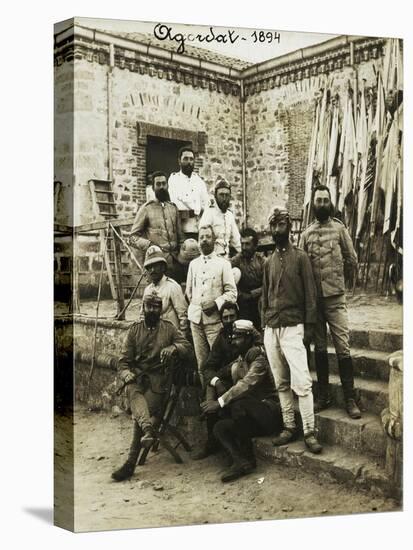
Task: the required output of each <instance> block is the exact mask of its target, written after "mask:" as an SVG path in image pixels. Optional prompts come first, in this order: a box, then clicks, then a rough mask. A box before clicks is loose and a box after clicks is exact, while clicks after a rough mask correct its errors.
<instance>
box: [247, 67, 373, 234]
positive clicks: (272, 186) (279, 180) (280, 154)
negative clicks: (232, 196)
mask: <svg viewBox="0 0 413 550" xmlns="http://www.w3.org/2000/svg"><path fill="white" fill-rule="evenodd" d="M379 62H381V61H380V60H369V61H367V62H361V63H360V64H358V65H357V66H356V67H357V68H356V69H354V68H352V67H350V66H348V67H341V68H340V69H337V70H335V71H332V72H331V73H329V74H328V76H327V75H320V76H315V77H313V76H310V77H308V78H303V79H302V80H300V81H298V82H289V83H287V84H284V85H281V86H279V87H275V86H274V87H273V88H270V87H268V86H264V87H263V89H261V90H260V91H258V92H257V91H255V90H256V89H255V90H254V89H253V87H252V86H250V89H252V93H249V94H248V95H247V98H246V104H245V113H246V114H245V120H246V168H247V222H248V225H251V226H252V227H255V228H256V229H258V230H260V231H262V230H265V229H266V227H267V215H268V213H269V211H270V209H271V206H272V205H273V204H274V203H275V202H277V203H278V202H279V203H281V204H285V205H287V206H288V208H289V210H290V212H291V213H292V216H293V217H297V218H299V217H300V215H301V209H302V207H303V199H304V184H305V174H306V169H307V161H308V150H309V146H310V139H311V133H312V128H313V123H314V112H315V102H314V97H315V94H316V93H317V92H318V91H319V90H320V89H321V88H323V87H324V86H326V85H328V86H329V87H330V89H331V90H332V93H333V95H335V94H339V97H340V105H341V109H343V100H344V99H345V97H346V93H347V92H346V90H347V86H348V83H349V82H350V84H351V86H352V87H354V83H355V81H356V79H357V82H358V86H359V87H360V86H361V83H362V80H363V79H364V80H365V85H366V86H367V87H368V86H372V85H374V83H375V75H374V70H373V66H374V65H376V66H377V64H378V63H379ZM260 78H262V79H264V78H265V74H263V75H260Z"/></svg>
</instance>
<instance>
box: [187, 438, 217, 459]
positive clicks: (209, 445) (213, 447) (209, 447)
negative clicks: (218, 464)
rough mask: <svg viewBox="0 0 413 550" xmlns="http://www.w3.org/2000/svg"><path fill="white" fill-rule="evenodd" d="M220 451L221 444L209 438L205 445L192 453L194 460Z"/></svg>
mask: <svg viewBox="0 0 413 550" xmlns="http://www.w3.org/2000/svg"><path fill="white" fill-rule="evenodd" d="M218 451H219V446H218V444H217V442H216V441H214V440H210V439H207V441H206V443H205V445H204V446H203V447H202V448H201V449H200V450H199V451H198V452H196V453H194V454H193V455H192V460H203V459H204V458H207V457H208V456H211V455H214V454H216V453H217V452H218Z"/></svg>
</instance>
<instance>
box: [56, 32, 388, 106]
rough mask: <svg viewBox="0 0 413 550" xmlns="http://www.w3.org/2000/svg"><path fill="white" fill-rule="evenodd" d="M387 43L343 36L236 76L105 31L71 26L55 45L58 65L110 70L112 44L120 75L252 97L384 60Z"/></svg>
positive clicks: (115, 64) (198, 61)
mask: <svg viewBox="0 0 413 550" xmlns="http://www.w3.org/2000/svg"><path fill="white" fill-rule="evenodd" d="M112 38H113V40H114V42H111V39H112ZM385 42H386V38H371V37H349V36H342V37H338V38H336V39H332V40H329V41H326V42H324V43H321V44H317V45H315V46H310V47H308V48H305V49H302V50H297V51H296V52H292V53H290V54H286V55H284V56H281V57H279V58H275V59H272V60H269V61H266V62H263V63H259V64H257V65H253V66H251V67H249V68H247V69H244V70H243V71H237V70H233V69H231V68H228V67H224V66H219V65H218V64H215V63H209V62H206V61H203V60H199V59H194V58H191V57H190V56H188V55H186V56H183V55H177V54H174V53H171V52H169V51H163V50H162V49H161V48H155V47H153V46H148V45H144V44H139V43H135V42H132V41H128V40H124V39H118V40H117V39H116V38H115V37H111V36H110V35H105V33H102V32H95V31H91V30H87V32H86V29H82V28H81V27H79V28H78V27H72V31H71V33H70V32H69V31H67V33H66V35H64V36H61V37H60V39H59V41H56V43H55V64H56V65H61V64H62V63H64V62H70V61H73V60H75V59H85V60H87V61H88V62H90V63H99V64H101V65H109V64H110V44H113V51H114V57H113V61H114V66H115V67H117V68H119V69H121V70H127V71H130V72H136V73H139V74H141V75H148V76H150V77H152V78H158V79H165V80H168V81H173V82H176V83H178V84H184V85H188V86H192V87H193V88H195V89H196V88H199V89H209V90H210V91H217V92H219V93H224V94H227V95H228V94H232V95H234V96H239V95H240V92H241V82H243V84H244V94H245V96H248V95H252V94H256V93H259V92H261V91H262V90H264V91H265V90H268V89H272V88H278V87H280V86H283V85H286V84H288V83H290V82H295V81H300V80H304V79H307V78H311V77H313V76H317V75H322V74H325V75H328V74H329V73H331V72H333V71H335V70H340V69H342V68H343V67H346V66H355V65H358V64H359V63H362V62H366V61H369V60H371V59H373V60H374V59H378V58H380V57H381V56H383V53H384V46H385Z"/></svg>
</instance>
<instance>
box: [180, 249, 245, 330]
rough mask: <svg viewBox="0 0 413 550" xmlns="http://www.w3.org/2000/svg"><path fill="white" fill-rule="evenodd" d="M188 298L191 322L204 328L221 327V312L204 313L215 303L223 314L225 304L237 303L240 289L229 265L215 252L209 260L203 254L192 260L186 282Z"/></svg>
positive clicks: (208, 257) (210, 255)
mask: <svg viewBox="0 0 413 550" xmlns="http://www.w3.org/2000/svg"><path fill="white" fill-rule="evenodd" d="M186 295H187V297H188V300H189V307H188V319H189V320H190V321H192V322H193V323H196V324H200V323H201V321H202V323H203V324H204V325H208V324H212V323H219V322H220V321H221V319H220V316H219V311H216V312H214V313H213V314H212V315H205V313H203V309H205V306H208V305H210V304H211V302H215V303H216V305H217V308H218V310H220V309H221V307H222V305H223V304H224V302H236V301H237V287H236V285H235V281H234V275H233V273H232V269H231V264H230V263H229V261H228V260H225V259H224V258H221V257H220V256H217V255H216V254H215V252H212V254H209V255H208V256H204V255H203V254H201V256H199V257H198V258H195V260H192V262H191V263H190V264H189V269H188V276H187V280H186Z"/></svg>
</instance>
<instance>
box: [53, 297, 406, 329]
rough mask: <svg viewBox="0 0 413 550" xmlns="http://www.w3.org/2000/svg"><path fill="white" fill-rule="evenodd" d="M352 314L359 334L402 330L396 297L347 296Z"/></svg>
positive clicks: (85, 308)
mask: <svg viewBox="0 0 413 550" xmlns="http://www.w3.org/2000/svg"><path fill="white" fill-rule="evenodd" d="M140 305H141V300H140V299H136V300H132V303H131V304H130V306H129V308H128V310H127V311H126V319H127V320H135V319H136V318H137V317H138V314H139V310H140ZM347 305H348V311H349V323H350V328H351V329H356V330H369V329H370V330H372V329H373V328H374V329H375V330H389V331H393V330H397V331H401V330H402V324H403V308H402V306H401V305H399V304H398V303H397V300H396V298H395V297H394V296H389V297H385V296H376V295H371V294H358V293H356V294H355V295H354V296H352V295H348V296H347ZM55 313H56V315H64V314H66V313H67V305H66V304H63V303H59V302H57V303H55ZM80 313H81V314H82V315H87V316H89V317H95V315H96V302H95V301H82V302H81V304H80ZM115 316H116V303H115V302H114V301H113V300H103V301H102V302H101V303H100V305H99V317H111V318H114V317H115Z"/></svg>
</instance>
